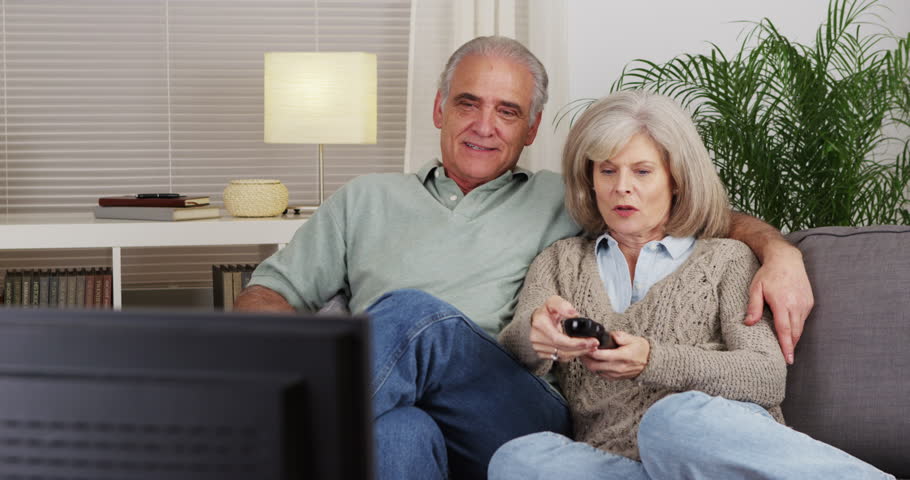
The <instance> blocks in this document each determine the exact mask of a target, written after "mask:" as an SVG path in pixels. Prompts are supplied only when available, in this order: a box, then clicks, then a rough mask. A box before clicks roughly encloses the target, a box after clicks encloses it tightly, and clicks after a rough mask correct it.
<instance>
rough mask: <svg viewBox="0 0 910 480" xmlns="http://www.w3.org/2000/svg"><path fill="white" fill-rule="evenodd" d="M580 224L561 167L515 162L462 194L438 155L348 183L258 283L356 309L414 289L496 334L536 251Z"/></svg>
mask: <svg viewBox="0 0 910 480" xmlns="http://www.w3.org/2000/svg"><path fill="white" fill-rule="evenodd" d="M579 232H580V229H579V228H578V226H577V225H576V224H575V222H573V221H572V219H571V218H570V216H569V215H568V213H567V212H566V210H565V208H564V206H563V183H562V177H560V176H559V175H558V174H556V173H553V172H549V171H541V172H537V173H531V172H529V171H527V170H524V169H520V168H516V169H514V170H513V171H509V172H506V173H504V174H502V175H501V176H500V177H499V178H496V179H495V180H492V181H490V182H488V183H486V184H484V185H481V186H479V187H477V188H475V189H474V190H472V191H471V192H470V193H468V194H467V195H463V194H462V192H461V189H459V188H458V185H456V184H455V182H454V181H452V180H451V179H450V178H448V177H447V176H446V175H445V171H444V169H443V167H442V166H441V165H440V164H439V163H438V162H436V161H432V162H430V163H428V164H426V165H424V167H423V168H421V170H420V171H419V172H418V173H416V174H370V175H364V176H362V177H358V178H356V179H354V180H352V181H350V182H349V183H348V184H346V185H345V186H344V187H342V188H341V189H339V190H338V191H337V192H336V193H335V194H334V195H332V196H331V197H330V198H329V199H328V200H327V201H326V202H325V203H324V204H323V205H322V206H321V207H320V208H319V210H317V211H316V213H314V214H313V216H312V217H310V219H309V220H308V221H307V222H306V223H304V224H303V225H302V226H301V227H300V229H298V230H297V232H296V233H295V234H294V237H293V239H292V240H291V242H290V243H288V245H287V246H286V247H285V248H283V249H282V250H280V251H278V252H277V253H275V254H274V255H272V256H271V257H269V258H268V259H266V260H265V261H264V262H262V264H261V265H260V266H259V267H258V268H257V269H256V271H255V272H254V273H253V277H252V279H251V281H250V285H262V286H265V287H268V288H270V289H272V290H275V291H277V292H278V293H280V294H281V295H283V296H284V297H285V298H286V299H287V300H288V302H290V304H291V305H293V306H294V307H295V308H297V309H298V310H309V311H314V310H317V309H319V308H320V307H321V306H322V305H323V304H324V303H325V302H326V301H327V300H328V299H329V298H331V297H332V296H334V295H335V294H336V293H338V292H339V291H343V292H345V293H346V294H347V295H348V296H349V297H350V308H351V311H353V312H362V311H363V310H365V309H366V308H367V307H369V306H370V304H372V303H373V302H374V301H375V300H376V299H377V298H378V297H380V296H381V295H382V294H384V293H386V292H389V291H391V290H396V289H400V288H416V289H419V290H423V291H426V292H429V293H431V294H433V295H435V296H437V297H439V298H441V299H443V300H445V301H447V302H449V303H451V304H452V305H454V306H455V307H457V308H458V309H459V310H461V311H462V312H464V313H465V314H466V315H467V316H468V317H469V318H471V319H472V320H473V321H474V322H475V323H477V324H478V325H480V326H481V327H483V328H484V330H486V331H488V332H490V333H491V334H496V333H498V332H499V330H500V329H501V328H502V326H503V325H504V324H505V323H506V322H508V321H510V320H511V319H512V313H513V311H514V310H515V304H516V302H517V296H518V292H519V290H520V289H521V285H522V282H523V281H524V277H525V273H527V270H528V266H529V265H530V264H531V261H532V260H534V257H535V256H536V255H537V254H538V253H540V251H542V250H543V249H544V248H546V247H547V246H549V245H550V244H551V243H553V242H554V241H556V240H559V239H562V238H565V237H569V236H573V235H577V234H578V233H579Z"/></svg>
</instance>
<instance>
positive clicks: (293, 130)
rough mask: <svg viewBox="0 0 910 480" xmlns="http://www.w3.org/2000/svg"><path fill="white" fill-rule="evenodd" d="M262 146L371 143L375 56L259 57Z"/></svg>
mask: <svg viewBox="0 0 910 480" xmlns="http://www.w3.org/2000/svg"><path fill="white" fill-rule="evenodd" d="M264 93H265V143H322V144H325V143H376V55H374V54H371V53H361V52H325V53H323V52H319V53H315V52H306V53H304V52H269V53H266V54H265V92H264Z"/></svg>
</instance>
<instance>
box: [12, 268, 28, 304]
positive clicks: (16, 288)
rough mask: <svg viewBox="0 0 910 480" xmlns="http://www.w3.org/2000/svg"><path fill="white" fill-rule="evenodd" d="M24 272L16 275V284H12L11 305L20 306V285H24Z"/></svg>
mask: <svg viewBox="0 0 910 480" xmlns="http://www.w3.org/2000/svg"><path fill="white" fill-rule="evenodd" d="M24 279H25V272H19V273H17V274H16V283H14V284H13V303H12V304H13V305H22V285H23V284H24V281H23V280H24Z"/></svg>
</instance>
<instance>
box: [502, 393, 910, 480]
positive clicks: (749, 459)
mask: <svg viewBox="0 0 910 480" xmlns="http://www.w3.org/2000/svg"><path fill="white" fill-rule="evenodd" d="M638 448H639V452H640V454H641V462H636V461H633V460H630V459H628V458H626V457H622V456H619V455H614V454H611V453H608V452H605V451H603V450H598V449H596V448H594V447H592V446H590V445H588V444H586V443H582V442H573V441H572V440H571V439H569V438H567V437H564V436H562V435H558V434H554V433H546V432H544V433H537V434H531V435H527V436H525V437H521V438H518V439H515V440H513V441H511V442H509V443H507V444H505V445H503V446H502V448H500V449H499V450H498V451H497V452H496V454H495V455H494V456H493V459H492V461H491V462H490V471H489V473H490V475H489V478H490V480H507V479H515V480H532V479H546V480H553V479H557V478H558V479H565V480H572V479H578V480H582V479H584V480H597V479H623V480H649V479H653V480H657V479H690V478H691V479H702V478H703V479H727V478H730V479H733V478H749V479H791V478H792V479H795V478H798V479H801V480H804V479H808V480H812V479H845V480H846V479H850V480H861V479H883V478H892V479H893V478H894V477H893V476H890V475H886V474H884V473H882V472H881V471H879V470H876V469H875V468H874V467H872V466H871V465H868V464H866V463H864V462H862V461H860V460H859V459H856V458H854V457H852V456H850V455H848V454H846V453H844V452H842V451H841V450H838V449H836V448H834V447H832V446H830V445H827V444H824V443H822V442H819V441H817V440H813V439H812V438H810V437H809V436H807V435H804V434H802V433H799V432H797V431H795V430H792V429H790V428H788V427H785V426H783V425H781V424H779V423H777V422H776V421H775V420H774V419H773V418H772V417H771V415H769V414H768V412H767V411H765V409H763V408H761V407H760V406H758V405H755V404H754V403H746V402H737V401H733V400H727V399H724V398H721V397H712V396H709V395H706V394H704V393H701V392H685V393H678V394H674V395H670V396H668V397H665V398H663V399H661V400H660V401H658V402H657V403H655V404H654V405H653V406H651V408H650V409H648V411H647V412H645V415H644V417H643V418H642V421H641V426H640V428H639V431H638Z"/></svg>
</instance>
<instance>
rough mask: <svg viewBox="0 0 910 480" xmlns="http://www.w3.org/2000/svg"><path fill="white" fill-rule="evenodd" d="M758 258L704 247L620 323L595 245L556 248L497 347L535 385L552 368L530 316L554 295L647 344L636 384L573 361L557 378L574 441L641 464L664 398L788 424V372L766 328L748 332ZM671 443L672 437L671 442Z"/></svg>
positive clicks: (730, 245)
mask: <svg viewBox="0 0 910 480" xmlns="http://www.w3.org/2000/svg"><path fill="white" fill-rule="evenodd" d="M757 269H758V262H757V260H756V259H755V256H754V255H753V254H752V252H751V251H750V250H749V248H748V247H746V245H745V244H743V243H740V242H738V241H735V240H727V239H710V240H698V241H697V242H696V246H695V250H694V251H693V253H692V255H691V256H690V257H689V258H688V259H687V260H686V261H685V263H683V264H682V265H681V266H680V267H679V268H678V269H677V270H676V271H674V272H673V273H671V274H670V275H668V276H667V277H665V278H663V279H662V280H660V281H659V282H657V283H656V284H655V285H654V286H653V287H651V289H650V290H649V291H648V294H647V295H646V296H645V298H643V299H642V300H641V301H639V302H637V303H634V304H632V305H631V306H630V307H629V308H628V309H627V310H626V311H625V313H616V312H614V311H613V309H612V307H611V306H610V300H609V297H608V296H607V293H606V289H605V288H604V285H603V281H602V280H601V278H600V273H599V271H598V268H597V260H596V257H595V254H594V242H593V241H592V240H588V239H584V238H581V237H574V238H567V239H565V240H561V241H559V242H556V243H555V244H553V245H552V246H551V247H550V248H548V249H546V250H544V251H543V252H541V253H540V255H538V256H537V258H536V259H535V260H534V263H533V264H532V265H531V269H530V270H529V271H528V275H527V278H526V279H525V284H524V287H523V288H522V291H521V295H520V296H519V300H518V307H517V309H516V312H515V317H514V319H513V320H512V322H511V323H510V324H509V325H508V326H507V327H506V328H505V329H504V330H503V331H502V333H501V334H500V336H499V340H500V342H501V343H502V344H503V345H504V346H505V347H506V348H507V349H508V350H510V351H511V352H512V353H514V354H515V355H516V356H517V357H518V358H519V360H520V361H521V362H522V363H523V364H524V365H525V366H526V367H528V369H529V370H531V371H533V372H534V373H535V374H537V375H543V374H545V373H547V372H549V371H550V369H551V368H552V367H553V365H554V362H552V361H550V360H549V359H546V360H545V359H540V358H538V357H537V355H536V354H535V352H534V350H533V348H532V346H531V343H530V340H529V335H530V329H531V313H532V312H533V311H534V309H536V308H537V307H539V306H541V305H543V304H544V302H545V301H546V299H547V298H548V297H550V296H551V295H559V296H561V297H563V298H565V299H566V300H568V301H569V302H571V303H572V305H573V306H575V309H576V310H578V312H579V313H580V314H581V316H584V317H588V318H592V319H594V320H595V321H598V322H600V323H602V324H603V325H604V326H605V327H606V329H607V330H622V331H625V332H628V333H631V334H633V335H638V336H641V337H645V338H647V339H648V341H649V343H650V344H651V353H650V357H649V360H648V364H647V366H646V367H645V369H644V370H643V371H642V372H641V374H639V375H638V377H636V378H635V379H632V380H610V379H605V378H601V377H599V376H597V375H595V374H594V373H592V372H590V371H588V370H587V369H586V368H585V367H584V365H582V363H581V362H580V361H579V360H578V359H575V360H573V361H571V362H568V363H556V364H555V365H556V368H555V369H554V371H555V374H556V377H557V378H558V379H559V384H560V386H561V387H562V390H563V392H564V393H565V395H566V398H567V399H568V401H569V407H570V409H571V412H572V418H573V423H574V427H575V439H576V440H578V441H583V442H587V443H588V444H590V445H593V446H594V447H597V448H600V449H603V450H606V451H609V452H612V453H616V454H619V455H623V456H626V457H629V458H633V459H636V460H637V459H639V454H638V447H637V441H636V438H637V435H638V424H639V422H640V421H641V417H642V415H644V413H645V411H646V410H647V409H648V408H649V407H650V406H651V405H653V404H654V403H655V402H657V401H658V400H660V399H661V398H663V397H665V396H667V395H669V394H671V393H674V392H682V391H687V390H700V391H702V392H705V393H708V394H710V395H719V396H723V397H725V398H728V399H730V400H741V401H748V402H753V403H757V404H759V405H761V406H763V407H765V408H766V409H768V411H769V412H770V413H771V414H772V415H773V416H774V418H775V419H777V420H778V421H779V422H781V423H783V415H782V414H781V411H780V403H781V401H783V398H784V385H785V380H786V373H787V372H786V363H785V362H784V358H783V355H782V354H781V352H780V347H779V346H778V343H777V340H776V338H775V336H774V332H773V330H772V327H771V322H770V321H769V318H768V317H767V316H765V317H764V318H763V319H762V321H761V322H759V323H758V324H756V325H755V326H752V327H749V326H746V325H745V324H744V323H743V319H744V318H745V315H746V305H747V303H748V289H749V283H750V282H751V280H752V276H753V275H754V274H755V271H756V270H757ZM670 433H672V432H670Z"/></svg>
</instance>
